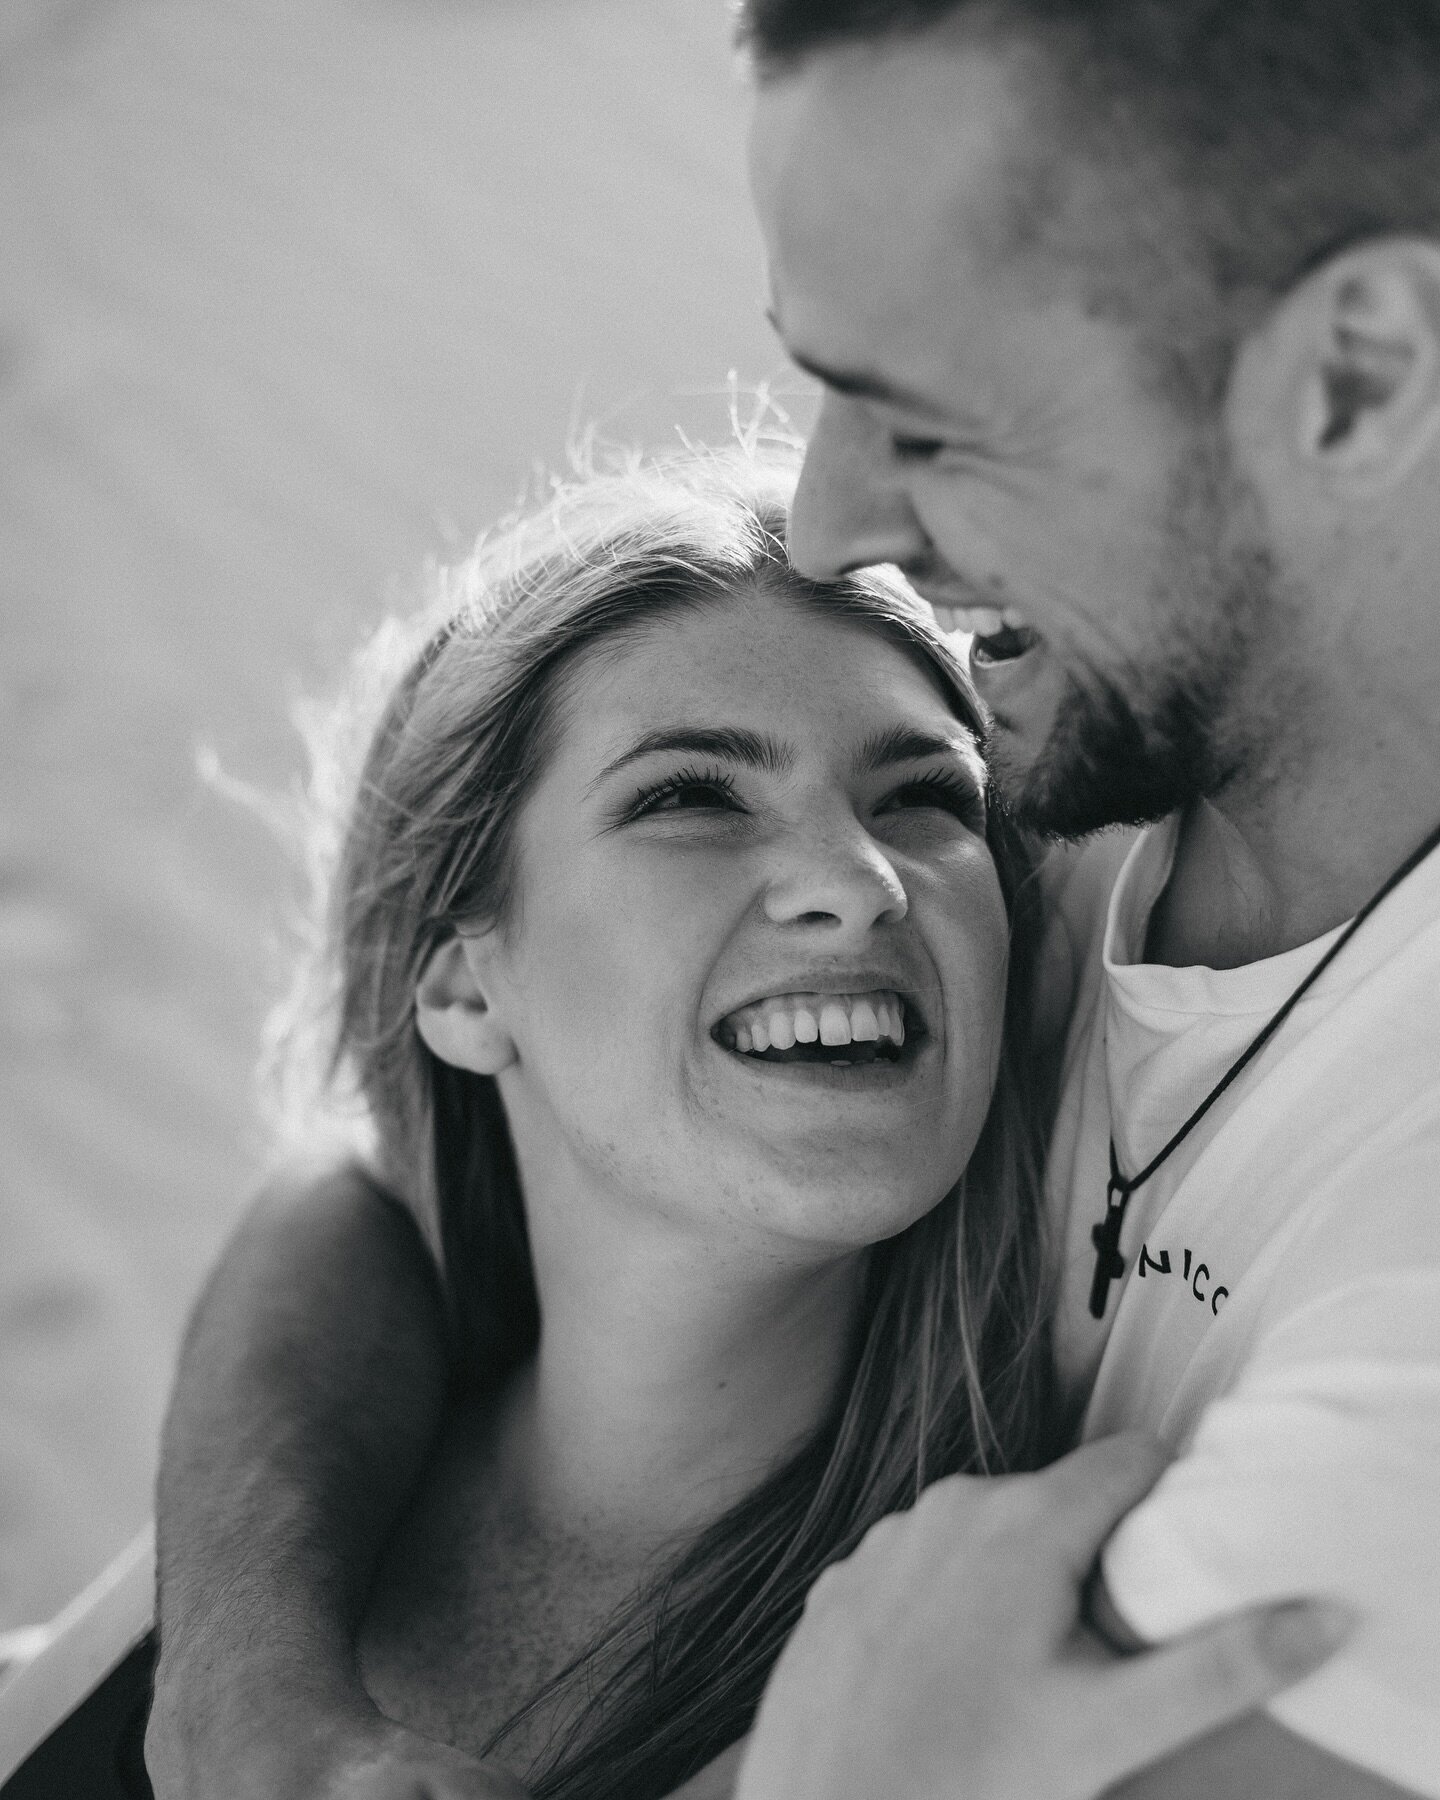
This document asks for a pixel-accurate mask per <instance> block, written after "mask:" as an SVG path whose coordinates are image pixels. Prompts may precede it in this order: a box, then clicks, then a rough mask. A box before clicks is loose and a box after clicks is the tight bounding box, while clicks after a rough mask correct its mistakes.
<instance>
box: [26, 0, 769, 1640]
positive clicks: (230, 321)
mask: <svg viewBox="0 0 1440 1800" xmlns="http://www.w3.org/2000/svg"><path fill="white" fill-rule="evenodd" d="M727 37H728V21H727V18H726V16H725V12H724V9H723V7H722V6H721V5H720V4H719V3H718V0H703V3H702V0H269V3H267V0H231V3H230V4H228V5H226V6H200V5H196V4H195V3H194V0H84V3H82V0H7V5H6V7H5V8H4V9H3V10H0V243H3V245H4V249H3V253H0V1628H3V1627H6V1626H14V1625H20V1624H24V1623H26V1622H28V1621H32V1620H38V1619H42V1618H45V1617H47V1616H48V1615H49V1614H51V1613H53V1612H54V1611H55V1610H56V1609H57V1608H58V1607H59V1606H60V1605H61V1604H62V1603H63V1601H64V1600H65V1599H66V1597H67V1596H68V1595H69V1594H70V1593H71V1592H73V1591H74V1590H75V1589H76V1588H77V1587H78V1586H79V1585H80V1584H81V1583H83V1582H84V1581H85V1580H86V1579H88V1578H89V1577H90V1576H92V1575H93V1574H94V1573H95V1572H96V1570H97V1569H98V1568H99V1567H100V1566H101V1565H102V1564H103V1563H104V1562H105V1561H106V1559H107V1558H108V1557H109V1556H110V1555H111V1554H112V1553H113V1552H114V1551H115V1550H116V1549H117V1548H118V1547H119V1545H120V1544H121V1543H123V1541H124V1540H125V1539H126V1537H127V1536H128V1535H129V1534H130V1533H131V1532H132V1531H133V1530H134V1529H135V1528H136V1527H137V1526H138V1525H139V1524H140V1523H141V1521H142V1520H143V1518H144V1516H145V1514H146V1512H147V1511H148V1505H149V1485H150V1480H151V1476H152V1471H153V1461H154V1442H155V1432H156V1427H157V1421H158V1418H159V1415H160V1411H161V1408H162V1405H163V1399H164V1392H165V1386H166V1382H167V1379H168V1369H169V1365H170V1362H171V1359H172V1357H173V1354H174V1351H175V1347H176V1344H177V1341H178V1336H179V1332H180V1329H181V1326H182V1323H183V1319H184V1316H185V1313H186V1310H187V1308H188V1305H189V1303H190V1302H191V1300H192V1298H193V1296H194V1294H195V1292H196V1290H197V1287H198V1284H199V1282H200V1280H201V1278H202V1276H203V1272H204V1270H205V1267H206V1265H207V1263H208V1262H209V1261H210V1259H211V1258H212V1256H213V1255H214V1253H215V1251H216V1249H217V1247H218V1245H219V1243H220V1241H221V1239H222V1237H223V1235H224V1232H225V1230H226V1227H227V1224H228V1222H229V1221H230V1220H231V1219H232V1218H233V1217H234V1216H235V1213H236V1210H237V1208H238V1207H239V1206H240V1204H241V1203H242V1202H243V1200H244V1197H245V1195H246V1193H247V1190H248V1188H249V1186H250V1184H251V1183H252V1182H253V1180H254V1176H255V1171H256V1168H257V1166H258V1160H259V1154H260V1148H261V1146H260V1143H259V1139H258V1132H257V1127H256V1126H255V1124H254V1122H253V1110H252V1102H251V1093H250V1070H251V1065H252V1061H253V1054H254V1047H255V1043H256V1038H257V1031H258V1025H259V1021H260V1018H261V1016H262V1014H263V1011H264V1007H265V1004H266V1000H267V996H268V995H269V994H270V992H271V991H272V988H273V979H274V972H275V959H274V951H273V943H274V940H275V938H276V935H277V928H278V926H279V924H280V922H281V920H282V918H283V913H284V905H285V899H286V895H287V892H288V881H287V872H286V870H285V868H284V866H283V862H282V859H281V857H280V855H279V852H278V851H277V849H276V847H275V846H274V845H273V844H272V843H271V842H270V840H269V839H268V838H267V837H266V835H265V833H264V831H263V829H262V828H261V827H260V826H259V825H258V824H256V823H255V822H254V821H253V820H252V819H251V818H249V817H248V816H246V815H245V814H244V813H243V812H241V811H240V810H238V809H237V808H235V807H234V806H233V805H232V804H230V803H228V802H226V801H225V800H223V799H221V798H219V797H218V796H217V795H216V794H214V793H213V792H212V791H211V790H210V789H208V788H207V787H206V786H205V785H204V784H203V783H202V782H201V781H200V780H199V778H198V776H197V774H196V766H197V749H198V747H199V746H200V745H202V744H205V745H211V746H213V747H214V749H215V750H216V751H217V753H218V755H219V757H220V759H221V761H222V763H223V764H224V766H225V767H226V768H227V769H228V770H231V771H233V772H234V773H236V774H238V775H240V776H243V777H245V778H247V779H250V780H254V781H258V782H260V783H261V784H264V785H281V784H283V783H284V782H285V781H287V780H288V779H289V777H290V775H291V773H292V772H293V770H294V769H295V768H296V766H297V764H298V754H297V749H296V745H295V741H294V738H293V734H292V732H291V729H290V726H289V724H288V721H287V712H286V707H287V700H288V696H289V694H290V693H291V692H292V691H293V689H294V686H295V684H296V683H297V682H299V683H313V682H315V681H317V680H321V679H323V676H324V673H325V671H327V670H331V669H333V668H334V667H335V665H336V663H337V661H338V658H339V656H340V654H341V652H342V651H343V649H344V647H345V646H346V645H348V643H349V642H350V641H351V640H352V639H353V637H354V636H355V634H356V630H357V627H358V625H359V624H360V623H361V622H363V621H365V620H367V619H370V618H373V617H374V616H375V615H376V614H377V612H378V611H379V609H380V607H381V606H382V605H383V603H384V602H385V601H386V599H387V598H393V597H394V596H395V595H396V594H399V595H402V596H403V594H404V593H405V592H406V591H408V590H409V589H411V588H412V587H413V585H414V579H415V574H416V572H417V570H418V569H419V568H420V566H421V564H422V563H423V561H424V559H425V558H426V556H427V555H431V554H434V553H437V552H438V553H442V554H443V553H445V552H446V551H447V550H451V549H455V548H457V547H461V546H463V544H464V543H465V542H466V540H467V539H468V538H469V537H470V536H471V535H473V533H474V531H475V530H476V529H477V528H478V527H479V526H480V525H481V524H483V523H484V522H485V521H486V519H487V518H489V517H492V516H493V515H494V514H495V513H496V512H498V511H500V510H502V509H503V508H504V507H505V506H506V505H508V504H509V503H510V502H511V500H512V499H513V498H514V497H515V495H516V493H517V492H518V491H519V490H520V488H521V487H522V485H523V484H524V483H525V481H526V479H527V475H528V473H529V471H530V470H531V468H532V465H533V463H534V461H535V460H536V459H542V460H544V461H547V462H549V463H552V464H553V463H556V462H558V461H559V460H560V458H561V455H562V451H563V447H564V444H565V441H566V436H567V432H568V431H569V430H570V428H571V426H572V423H574V422H575V421H576V420H577V419H583V418H589V417H599V418H600V419H602V420H604V421H605V422H606V425H607V430H608V433H609V434H610V435H612V436H614V437H617V438H624V439H627V440H640V441H646V442H650V443H664V442H670V441H673V429H674V426H675V424H676V423H677V421H678V422H680V423H682V424H683V425H684V426H685V428H686V429H687V430H688V431H690V432H691V433H693V434H695V435H698V436H702V437H706V436H708V437H712V438H713V437H717V436H721V435H723V434H724V432H725V429H726V423H725V421H726V408H725V401H724V397H723V388H724V378H725V372H726V371H727V369H730V368H736V369H738V370H739V371H740V372H741V374H742V376H743V377H745V378H747V379H759V378H763V377H764V376H766V375H769V374H773V373H774V372H775V371H776V367H777V363H778V358H777V355H776V352H775V350H774V348H773V345H772V344H771V342H770V340H769V338H768V336H767V333H766V331H765V329H764V327H763V325H762V323H761V321H760V317H759V309H758V304H757V302H758V298H759V295H760V293H761V269H760V258H759V250H758V247H757V244H756V241H755V238H754V235H753V231H752V227H751V224H750V221H749V218H748V213H747V207H746V202H745V197H744V188H743V176H742V163H741V139H742V129H743V123H742V122H743V113H744V96H743V92H742V90H741V88H740V87H739V85H738V83H737V81H736V78H735V76H734V73H733V71H732V68H731V64H730V58H729V52H728V45H727Z"/></svg>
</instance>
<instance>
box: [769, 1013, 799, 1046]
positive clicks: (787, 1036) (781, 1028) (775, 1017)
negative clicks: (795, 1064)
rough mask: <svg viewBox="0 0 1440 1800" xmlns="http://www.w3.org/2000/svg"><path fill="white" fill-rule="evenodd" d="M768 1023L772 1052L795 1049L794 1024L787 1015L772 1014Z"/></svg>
mask: <svg viewBox="0 0 1440 1800" xmlns="http://www.w3.org/2000/svg"><path fill="white" fill-rule="evenodd" d="M769 1023H770V1048H771V1049H772V1050H793V1049H794V1047H795V1024H794V1021H793V1020H792V1019H791V1018H790V1016H789V1014H788V1013H783V1012H772V1013H771V1015H770V1021H769Z"/></svg>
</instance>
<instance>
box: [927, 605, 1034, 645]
mask: <svg viewBox="0 0 1440 1800" xmlns="http://www.w3.org/2000/svg"><path fill="white" fill-rule="evenodd" d="M934 612H935V617H936V619H937V620H938V621H939V623H940V625H941V627H942V628H943V629H944V630H946V631H965V632H968V633H969V634H970V636H971V637H980V638H987V637H994V636H995V634H996V633H997V632H999V631H1024V630H1025V629H1026V624H1025V618H1024V615H1023V614H1022V613H1020V612H1019V611H1017V609H1016V608H1015V607H1013V606H1006V607H998V606H947V605H945V604H944V603H943V602H942V601H936V602H935V603H934Z"/></svg>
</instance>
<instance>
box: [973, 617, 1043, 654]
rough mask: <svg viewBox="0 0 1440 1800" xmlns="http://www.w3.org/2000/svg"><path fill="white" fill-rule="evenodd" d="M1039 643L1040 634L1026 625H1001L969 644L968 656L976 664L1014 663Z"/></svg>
mask: <svg viewBox="0 0 1440 1800" xmlns="http://www.w3.org/2000/svg"><path fill="white" fill-rule="evenodd" d="M1039 641H1040V633H1039V632H1038V631H1032V630H1031V629H1030V627H1029V626H1028V625H1002V626H1001V627H1000V629H999V630H998V631H992V632H987V633H986V634H985V636H984V637H977V638H975V639H974V641H973V642H972V643H971V646H970V655H971V658H972V660H973V661H975V662H978V663H1002V662H1014V660H1015V658H1016V657H1017V656H1023V655H1024V654H1025V652H1026V651H1027V650H1029V649H1030V648H1032V646H1034V645H1035V644H1038V643H1039Z"/></svg>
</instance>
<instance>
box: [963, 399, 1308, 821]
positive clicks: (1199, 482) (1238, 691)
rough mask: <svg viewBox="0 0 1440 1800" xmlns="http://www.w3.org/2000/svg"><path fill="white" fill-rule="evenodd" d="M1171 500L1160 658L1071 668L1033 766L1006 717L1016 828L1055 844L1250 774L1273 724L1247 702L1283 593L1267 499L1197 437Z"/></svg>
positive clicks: (998, 764) (1219, 446)
mask: <svg viewBox="0 0 1440 1800" xmlns="http://www.w3.org/2000/svg"><path fill="white" fill-rule="evenodd" d="M1196 435H1197V439H1198V441H1197V442H1196V443H1195V444H1193V445H1192V449H1191V452H1190V454H1188V455H1187V456H1186V457H1185V458H1184V459H1183V460H1182V463H1181V468H1180V472H1179V474H1178V475H1177V477H1176V480H1175V483H1174V485H1173V488H1172V493H1171V496H1170V501H1169V504H1168V506H1167V508H1166V520H1165V527H1164V532H1163V539H1162V541H1163V542H1164V544H1165V554H1164V558H1163V566H1162V567H1161V569H1160V570H1158V571H1157V576H1156V581H1155V583H1154V588H1153V592H1152V600H1151V628H1150V631H1149V634H1148V635H1149V640H1150V643H1151V644H1152V645H1154V646H1156V649H1155V650H1154V652H1153V653H1152V654H1149V655H1146V656H1143V657H1135V658H1133V659H1132V660H1131V662H1130V664H1129V666H1127V667H1125V668H1124V669H1123V670H1121V671H1119V672H1112V671H1105V672H1100V671H1086V672H1085V673H1084V674H1083V675H1080V674H1076V673H1073V672H1069V671H1067V672H1066V673H1065V675H1064V687H1063V690H1062V692H1061V695H1060V698H1059V700H1058V702H1057V704H1056V709H1055V717H1054V722H1053V723H1052V725H1051V727H1050V731H1049V733H1048V735H1047V737H1046V740H1045V743H1044V745H1043V746H1042V748H1041V749H1040V751H1039V753H1038V754H1037V755H1036V756H1035V757H1034V758H1033V759H1031V760H1029V761H1023V760H1021V759H1019V758H1017V757H1015V756H1014V755H1013V753H1012V751H1011V750H1010V749H1009V748H1008V747H1007V743H1006V734H1005V730H1004V724H1003V718H1002V719H1000V720H997V730H996V732H995V733H994V736H993V739H992V742H991V746H990V755H991V766H992V769H993V772H994V778H995V783H996V786H997V788H998V790H999V794H1000V797H1001V800H1002V801H1003V803H1004V804H1005V806H1006V808H1007V810H1008V811H1009V812H1010V814H1011V816H1012V817H1013V818H1014V819H1015V820H1016V822H1017V823H1019V824H1021V825H1023V826H1025V827H1027V828H1028V829H1030V830H1032V831H1034V832H1037V833H1039V834H1040V835H1042V836H1044V837H1049V838H1080V837H1085V836H1088V835H1089V834H1090V833H1091V832H1094V831H1100V830H1102V829H1104V828H1105V827H1107V826H1112V825H1148V824H1151V823H1153V822H1154V821H1156V820H1157V819H1162V818H1165V817H1166V816H1167V815H1168V814H1170V813H1172V812H1175V811H1177V810H1179V809H1181V808H1183V807H1185V806H1188V805H1190V804H1191V803H1192V802H1194V801H1196V800H1199V799H1214V798H1216V797H1217V796H1218V795H1220V794H1222V793H1224V792H1225V791H1226V790H1227V789H1229V788H1231V787H1233V786H1234V784H1235V783H1237V782H1239V781H1243V780H1245V779H1247V778H1249V777H1253V776H1254V775H1255V774H1256V773H1257V771H1258V767H1259V764H1260V763H1261V762H1262V761H1263V760H1264V758H1263V748H1262V743H1261V740H1262V739H1263V738H1264V736H1265V735H1266V733H1265V730H1264V722H1263V720H1262V719H1260V718H1259V717H1257V716H1256V713H1257V709H1256V707H1255V705H1254V703H1253V701H1250V700H1249V695H1250V692H1251V690H1252V688H1253V686H1254V681H1253V677H1254V674H1255V651H1256V646H1257V644H1258V643H1259V642H1260V640H1261V639H1262V637H1264V636H1265V634H1266V631H1267V627H1268V626H1269V624H1270V623H1271V621H1272V619H1273V616H1274V613H1275V610H1276V598H1277V594H1278V592H1279V582H1278V579H1277V574H1276V569H1275V565H1274V559H1273V557H1272V555H1271V553H1270V550H1269V547H1268V545H1267V543H1266V542H1265V538H1264V531H1263V524H1262V520H1261V516H1260V508H1259V502H1258V499H1257V497H1256V496H1255V494H1254V492H1253V490H1251V489H1250V488H1249V486H1248V484H1246V483H1245V482H1244V481H1243V480H1242V479H1241V478H1240V477H1239V476H1238V475H1237V474H1236V472H1235V471H1234V469H1233V466H1232V464H1231V461H1230V458H1229V455H1228V452H1227V450H1226V447H1225V445H1224V444H1223V442H1222V441H1220V440H1219V437H1218V432H1216V431H1214V430H1204V431H1197V434H1196Z"/></svg>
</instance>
